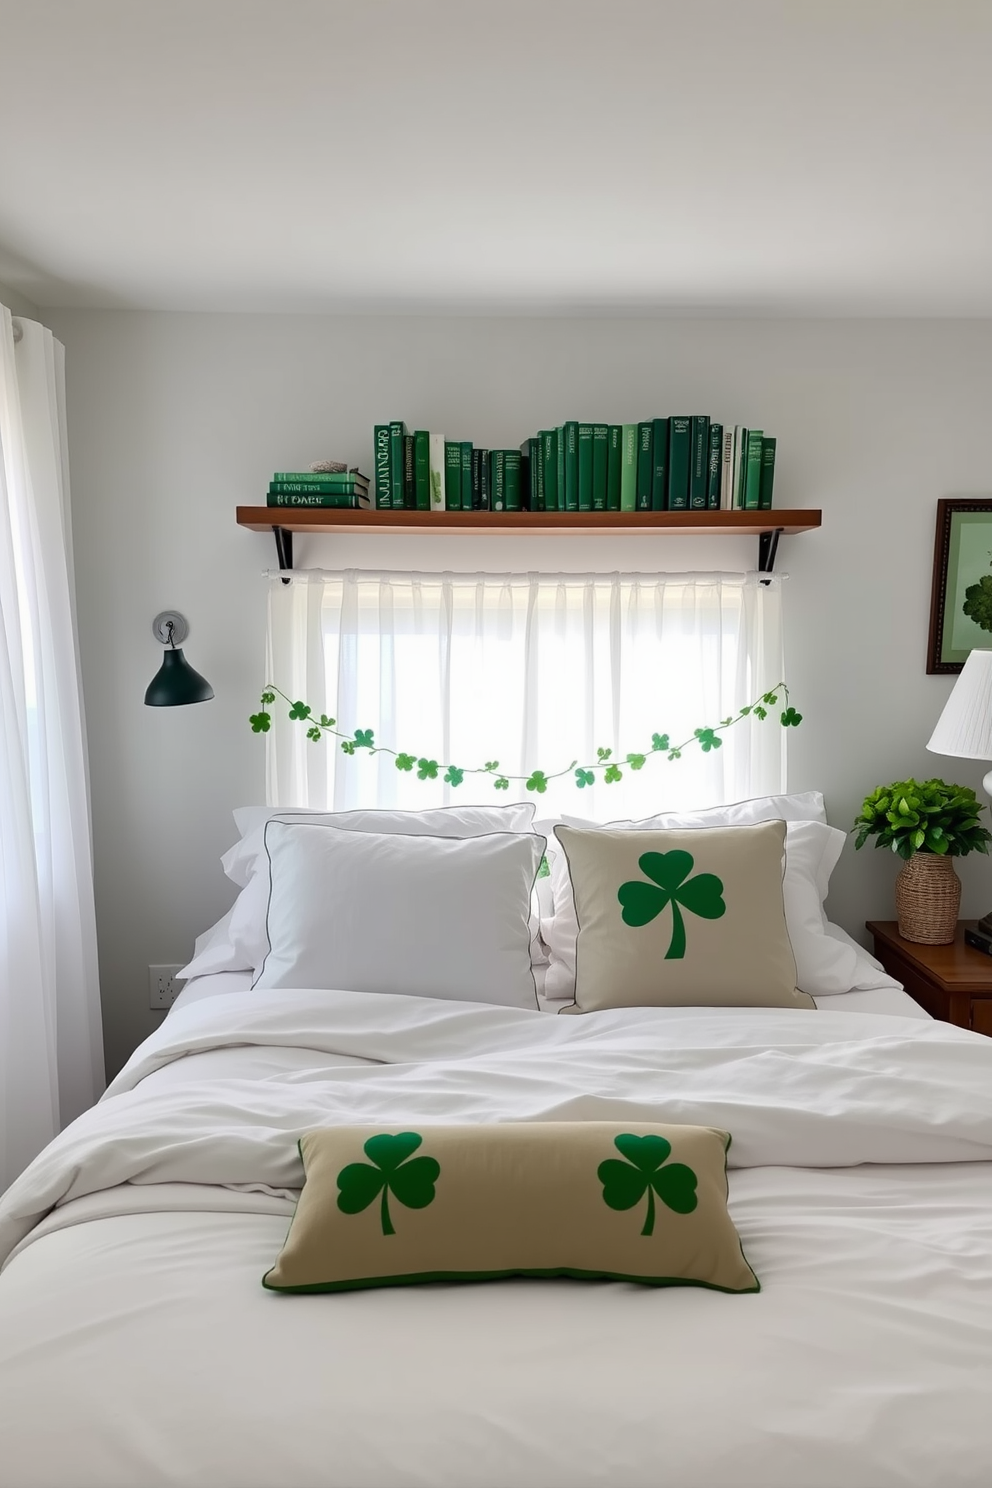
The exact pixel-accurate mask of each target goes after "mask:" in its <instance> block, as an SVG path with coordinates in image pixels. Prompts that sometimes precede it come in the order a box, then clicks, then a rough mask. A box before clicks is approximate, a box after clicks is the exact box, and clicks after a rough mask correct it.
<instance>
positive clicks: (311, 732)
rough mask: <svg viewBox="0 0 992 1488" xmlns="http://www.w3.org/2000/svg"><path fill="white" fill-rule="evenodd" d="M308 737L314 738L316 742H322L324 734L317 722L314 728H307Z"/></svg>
mask: <svg viewBox="0 0 992 1488" xmlns="http://www.w3.org/2000/svg"><path fill="white" fill-rule="evenodd" d="M307 738H308V739H312V740H313V742H314V743H315V744H319V743H320V741H321V739H322V738H323V734H322V733H321V732H320V729H319V728H317V726H316V724H315V725H314V727H313V728H308V729H307Z"/></svg>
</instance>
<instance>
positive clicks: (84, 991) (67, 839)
mask: <svg viewBox="0 0 992 1488" xmlns="http://www.w3.org/2000/svg"><path fill="white" fill-rule="evenodd" d="M18 329H19V331H20V333H21V335H20V340H19V342H17V343H15V340H14V325H13V322H12V320H11V316H10V313H9V312H8V311H7V310H6V309H3V307H0V1190H2V1189H3V1188H5V1187H6V1186H7V1184H9V1183H10V1182H11V1180H12V1179H13V1178H14V1177H15V1176H16V1175H17V1173H18V1172H20V1170H21V1169H22V1168H23V1167H24V1166H25V1165H26V1164H27V1163H28V1162H29V1161H30V1159H31V1158H32V1157H33V1156H34V1155H35V1153H37V1152H38V1151H39V1150H40V1149H41V1148H42V1147H43V1146H44V1144H45V1143H46V1142H47V1141H49V1140H50V1139H51V1138H52V1137H53V1136H54V1135H55V1133H56V1132H57V1131H58V1129H59V1127H60V1125H65V1123H66V1122H67V1121H69V1120H71V1119H72V1118H73V1117H74V1116H76V1115H78V1114H79V1112H80V1111H82V1110H84V1109H85V1107H86V1106H88V1105H91V1104H92V1103H93V1101H94V1100H95V1099H96V1098H97V1096H98V1095H99V1094H100V1092H101V1090H102V1089H103V1044H102V1036H101V1029H100V1001H99V990H98V984H97V965H96V930H95V920H94V912H93V873H92V861H91V850H90V828H89V805H88V796H87V779H86V748H85V738H84V730H83V714H82V703H81V699H80V689H79V665H78V656H77V650H76V639H75V625H74V594H73V583H72V561H71V551H72V548H71V532H70V527H69V509H68V494H69V493H68V471H67V464H66V443H65V392H64V388H65V382H64V353H63V348H62V346H61V345H60V344H59V343H58V342H57V341H55V340H54V338H53V337H52V335H51V333H50V332H49V331H46V330H45V329H44V328H43V327H42V326H40V325H38V324H37V323H36V322H34V321H30V320H23V321H19V322H18Z"/></svg>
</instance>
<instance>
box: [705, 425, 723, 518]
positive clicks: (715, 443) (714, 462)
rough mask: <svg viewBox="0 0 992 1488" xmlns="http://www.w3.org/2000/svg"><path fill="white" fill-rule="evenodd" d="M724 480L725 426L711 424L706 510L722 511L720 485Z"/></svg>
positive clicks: (707, 465)
mask: <svg viewBox="0 0 992 1488" xmlns="http://www.w3.org/2000/svg"><path fill="white" fill-rule="evenodd" d="M722 480H723V425H722V424H710V452H709V459H708V460H707V462H706V510H707V511H719V510H720V483H721V481H722Z"/></svg>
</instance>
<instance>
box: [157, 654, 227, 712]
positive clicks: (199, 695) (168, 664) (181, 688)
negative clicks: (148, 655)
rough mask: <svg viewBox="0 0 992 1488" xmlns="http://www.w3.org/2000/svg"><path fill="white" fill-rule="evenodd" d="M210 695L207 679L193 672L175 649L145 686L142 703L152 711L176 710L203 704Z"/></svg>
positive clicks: (164, 658)
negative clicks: (194, 704) (152, 709)
mask: <svg viewBox="0 0 992 1488" xmlns="http://www.w3.org/2000/svg"><path fill="white" fill-rule="evenodd" d="M213 695H214V690H213V688H212V687H211V686H210V683H209V682H208V681H207V679H206V677H201V676H200V674H199V672H194V670H193V668H192V667H191V666H190V664H189V662H188V661H187V660H186V658H185V657H184V656H183V653H182V650H181V649H180V648H179V647H176V648H175V649H174V650H170V651H166V652H165V653H164V655H163V657H162V665H161V666H160V667H159V669H158V671H157V672H156V673H155V676H154V677H153V678H152V680H151V681H150V682H149V684H148V691H147V692H146V693H145V702H146V703H147V704H148V705H149V707H152V708H179V707H181V706H182V705H183V704H184V703H205V702H207V700H208V699H209V698H212V697H213Z"/></svg>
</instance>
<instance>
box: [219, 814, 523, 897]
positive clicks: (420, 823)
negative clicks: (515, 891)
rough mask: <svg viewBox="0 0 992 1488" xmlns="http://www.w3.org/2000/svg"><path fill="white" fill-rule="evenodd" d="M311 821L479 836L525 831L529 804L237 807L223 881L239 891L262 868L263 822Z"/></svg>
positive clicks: (354, 827) (363, 828)
mask: <svg viewBox="0 0 992 1488" xmlns="http://www.w3.org/2000/svg"><path fill="white" fill-rule="evenodd" d="M276 818H278V819H279V820H280V821H297V822H316V823H317V824H318V825H319V826H322V827H341V828H342V829H343V830H345V831H349V832H398V833H401V834H402V835H403V836H411V837H413V836H419V837H480V836H482V834H483V833H484V832H529V831H530V829H531V824H532V823H533V820H534V803H533V802H532V801H519V802H517V803H515V804H512V805H509V806H435V807H431V808H430V809H429V810H427V811H400V810H398V809H397V810H391V809H389V808H384V809H380V808H378V807H377V808H375V809H368V810H355V811H307V810H296V809H295V808H291V807H280V806H236V807H235V809H234V823H235V826H236V827H237V829H238V831H239V832H240V833H241V840H240V841H239V842H236V843H235V844H234V846H233V847H232V848H229V849H228V851H227V852H226V853H225V854H224V856H223V857H222V858H221V860H220V861H221V866H222V868H223V869H224V872H225V873H226V874H227V876H228V878H230V879H233V880H234V882H235V883H236V884H237V885H238V887H239V888H242V889H243V888H244V887H245V885H246V884H247V883H248V881H249V880H250V878H251V876H252V874H253V873H254V872H255V871H256V869H257V868H258V867H259V866H260V865H261V866H262V867H263V868H264V865H265V853H264V850H263V846H262V834H263V833H264V831H265V825H266V822H270V821H273V820H274V819H276Z"/></svg>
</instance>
